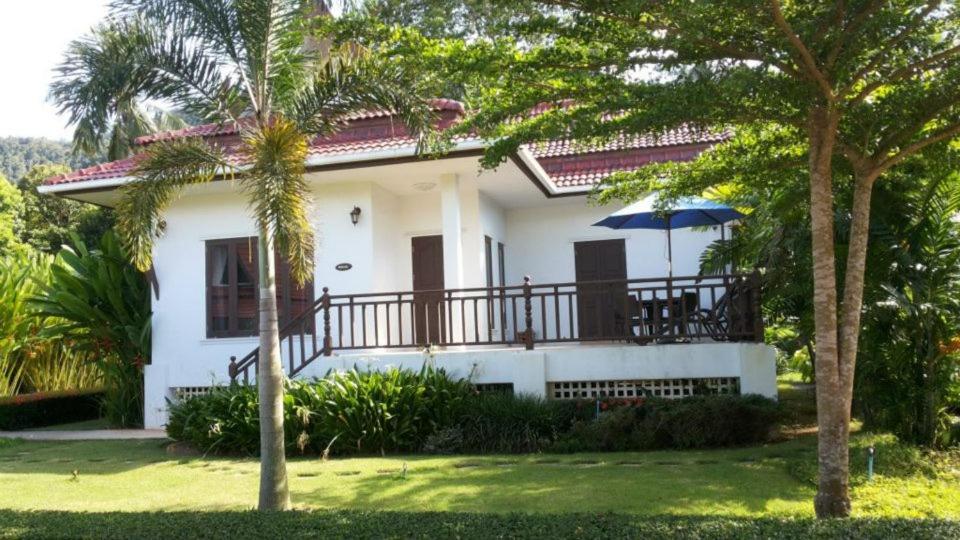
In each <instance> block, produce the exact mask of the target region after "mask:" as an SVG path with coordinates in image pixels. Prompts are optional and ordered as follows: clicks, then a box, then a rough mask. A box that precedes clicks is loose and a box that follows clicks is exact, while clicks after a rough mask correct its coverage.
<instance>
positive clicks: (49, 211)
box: [16, 165, 113, 253]
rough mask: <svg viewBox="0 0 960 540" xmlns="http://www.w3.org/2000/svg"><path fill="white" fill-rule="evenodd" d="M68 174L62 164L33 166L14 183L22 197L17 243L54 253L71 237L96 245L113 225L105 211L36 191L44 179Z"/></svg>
mask: <svg viewBox="0 0 960 540" xmlns="http://www.w3.org/2000/svg"><path fill="white" fill-rule="evenodd" d="M67 172H70V169H69V168H68V167H67V166H65V165H35V166H33V167H32V168H31V169H30V170H29V171H28V172H27V174H25V175H24V176H23V177H22V178H20V180H19V181H18V182H17V183H16V184H17V187H18V188H19V189H20V195H21V197H22V198H23V211H22V212H21V214H20V221H21V224H22V225H21V230H20V234H19V237H20V241H21V242H23V243H24V244H27V245H29V246H30V247H32V248H33V249H35V250H39V251H45V252H47V253H56V252H58V251H60V248H61V247H62V246H64V245H65V244H69V243H70V242H71V235H72V234H74V235H76V236H78V237H79V238H80V240H81V241H83V242H84V243H85V244H87V245H95V244H97V243H98V242H99V241H100V238H101V237H102V236H103V235H104V234H105V233H106V232H107V231H108V230H109V229H110V228H111V227H112V226H113V212H112V211H111V210H110V209H108V208H103V207H99V206H95V205H92V204H88V203H83V202H78V201H72V200H70V199H66V198H64V197H57V196H55V195H43V194H40V193H39V192H37V188H38V187H39V186H40V185H41V184H42V183H43V181H44V180H46V179H47V178H50V177H51V176H56V175H58V174H64V173H67Z"/></svg>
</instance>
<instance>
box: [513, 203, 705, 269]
mask: <svg viewBox="0 0 960 540" xmlns="http://www.w3.org/2000/svg"><path fill="white" fill-rule="evenodd" d="M618 209H619V207H616V206H591V205H589V204H588V203H586V202H585V201H584V199H583V198H580V197H577V198H575V199H571V200H570V203H569V204H565V205H562V206H558V205H553V206H545V207H538V208H518V209H510V210H509V211H507V212H506V232H507V241H506V251H507V254H506V260H507V284H519V283H521V281H522V279H523V276H524V275H529V276H530V277H531V280H532V281H533V283H534V284H536V283H558V282H570V281H574V279H575V277H576V271H575V267H574V255H573V244H574V243H575V242H583V241H590V240H611V239H620V238H622V239H625V240H626V242H625V245H626V250H627V277H628V278H630V279H633V278H656V277H663V276H666V275H667V236H666V233H665V232H664V231H655V230H643V229H633V230H613V229H607V228H605V227H593V226H592V225H593V224H594V223H596V222H597V221H600V220H601V219H603V218H604V217H606V216H608V215H610V214H611V213H613V212H614V211H616V210H618ZM672 237H673V275H675V276H692V275H696V274H698V273H699V270H700V254H701V253H703V250H704V249H705V248H706V247H707V246H708V245H709V244H710V243H711V242H713V241H715V240H717V239H719V238H720V229H719V228H708V229H706V230H694V229H678V230H674V231H673V232H672Z"/></svg>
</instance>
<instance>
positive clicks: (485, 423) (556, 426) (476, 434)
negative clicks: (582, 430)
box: [424, 393, 577, 454]
mask: <svg viewBox="0 0 960 540" xmlns="http://www.w3.org/2000/svg"><path fill="white" fill-rule="evenodd" d="M576 411H577V404H576V403H574V402H569V401H548V400H545V399H543V398H539V397H536V396H528V395H519V396H515V395H513V394H507V393H483V394H476V395H473V396H471V397H470V398H468V399H466V400H464V402H463V406H462V409H461V410H460V412H459V414H458V417H457V421H456V423H455V424H453V425H452V426H451V427H449V428H447V429H445V430H442V431H440V432H438V433H436V434H435V435H433V436H432V437H429V438H428V439H426V441H425V444H424V450H425V451H427V452H431V453H441V454H443V453H459V452H476V453H481V454H485V453H523V452H539V451H542V450H544V449H546V448H547V447H549V446H550V445H551V444H553V442H554V441H556V440H557V439H558V438H559V437H560V435H561V434H562V433H563V432H565V431H566V430H567V429H569V427H570V426H571V424H572V423H573V420H574V417H575V415H576Z"/></svg>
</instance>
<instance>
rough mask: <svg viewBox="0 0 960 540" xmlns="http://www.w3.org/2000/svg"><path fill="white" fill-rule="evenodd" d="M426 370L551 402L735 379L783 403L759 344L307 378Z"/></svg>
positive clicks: (351, 363) (418, 362)
mask: <svg viewBox="0 0 960 540" xmlns="http://www.w3.org/2000/svg"><path fill="white" fill-rule="evenodd" d="M425 363H431V364H432V365H433V366H434V367H439V368H444V369H445V370H446V371H447V373H449V374H450V375H451V376H453V377H457V378H469V379H470V380H471V381H472V382H474V383H478V384H489V383H512V384H513V388H514V392H517V393H526V394H533V395H538V396H544V395H545V394H546V390H547V385H548V384H549V383H551V382H564V381H636V380H657V379H691V378H693V379H697V378H722V377H733V378H739V379H740V392H741V393H742V394H759V395H762V396H765V397H769V398H773V399H776V398H777V381H776V378H777V373H776V361H775V358H774V352H773V349H771V348H770V347H768V346H766V345H763V344H758V343H695V344H686V345H681V346H677V345H649V346H646V347H640V346H637V345H572V346H560V347H558V346H553V347H551V346H542V347H538V348H536V349H534V350H532V351H527V350H524V349H523V348H507V349H503V348H501V349H479V350H477V349H474V350H462V351H460V350H451V351H441V352H437V353H435V354H433V355H432V356H431V355H427V354H424V353H421V352H394V353H382V352H381V353H362V352H354V353H343V354H337V353H335V354H334V355H333V356H331V357H329V358H320V359H319V360H318V361H317V362H315V363H314V364H311V365H310V366H309V367H308V368H307V370H306V371H305V374H306V375H307V376H322V375H323V374H324V373H326V372H327V371H328V370H330V369H338V370H347V369H351V368H353V367H356V368H358V369H371V370H382V369H387V368H390V367H399V368H406V369H412V370H419V369H420V368H421V367H423V365H424V364H425Z"/></svg>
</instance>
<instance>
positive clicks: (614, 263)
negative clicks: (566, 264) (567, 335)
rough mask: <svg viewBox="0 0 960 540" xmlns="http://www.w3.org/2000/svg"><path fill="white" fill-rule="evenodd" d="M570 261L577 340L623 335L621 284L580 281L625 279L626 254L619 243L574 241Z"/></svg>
mask: <svg viewBox="0 0 960 540" xmlns="http://www.w3.org/2000/svg"><path fill="white" fill-rule="evenodd" d="M573 247H574V259H575V265H576V275H577V277H576V279H577V283H578V285H577V326H578V329H579V335H580V337H581V338H599V337H615V336H621V335H623V334H624V333H625V330H626V324H625V322H624V321H625V319H624V317H625V316H629V315H626V314H624V313H623V312H624V306H627V305H628V302H627V286H626V282H624V283H612V284H611V283H608V284H596V285H591V284H586V285H583V284H581V283H583V282H591V281H602V280H611V279H612V280H626V279H627V255H626V246H625V244H624V241H623V240H596V241H591V242H576V243H574V245H573Z"/></svg>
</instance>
